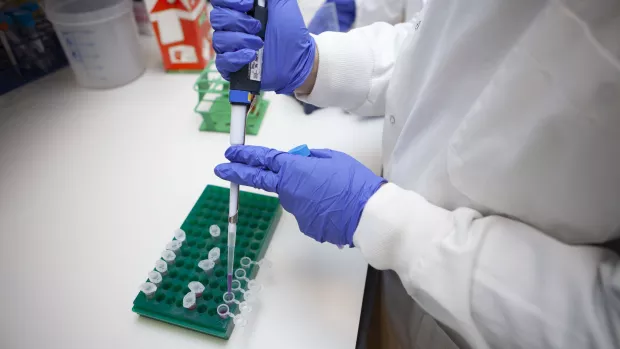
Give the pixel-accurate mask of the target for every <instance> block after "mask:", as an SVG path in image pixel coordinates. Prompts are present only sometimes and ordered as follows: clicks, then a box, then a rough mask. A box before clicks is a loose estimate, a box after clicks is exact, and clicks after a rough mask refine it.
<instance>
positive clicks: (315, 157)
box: [215, 145, 386, 246]
mask: <svg viewBox="0 0 620 349" xmlns="http://www.w3.org/2000/svg"><path fill="white" fill-rule="evenodd" d="M310 152H311V155H310V156H309V157H304V156H300V155H293V154H289V153H285V152H281V151H278V150H275V149H269V148H264V147H257V146H243V145H237V146H232V147H230V148H228V150H226V153H225V156H226V158H227V159H228V160H230V161H231V163H226V164H220V165H218V166H217V167H216V168H215V174H216V175H217V176H218V177H220V178H222V179H225V180H228V181H231V182H234V183H238V184H241V185H247V186H251V187H255V188H259V189H263V190H266V191H269V192H276V193H278V194H279V195H280V202H281V203H282V207H284V209H285V210H287V211H288V212H290V213H292V214H293V215H294V216H295V218H296V219H297V224H298V225H299V229H300V230H301V231H302V232H303V233H304V234H306V235H308V236H310V237H311V238H313V239H315V240H317V241H319V242H324V241H327V242H331V243H333V244H336V245H340V246H343V245H347V244H348V245H350V246H353V233H355V230H356V229H357V225H358V223H359V220H360V217H361V215H362V211H363V210H364V206H365V205H366V202H367V201H368V199H369V198H370V197H371V196H372V195H373V194H374V193H375V192H376V191H377V190H378V189H379V187H381V185H382V184H383V183H385V182H386V180H385V179H383V178H381V177H379V176H377V175H375V174H374V173H372V171H371V170H369V169H368V168H367V167H365V166H364V165H362V164H361V163H360V162H358V161H357V160H355V159H353V158H352V157H350V156H349V155H346V154H344V153H340V152H337V151H333V150H329V149H320V150H319V149H312V150H310Z"/></svg>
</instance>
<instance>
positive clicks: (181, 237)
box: [174, 229, 187, 243]
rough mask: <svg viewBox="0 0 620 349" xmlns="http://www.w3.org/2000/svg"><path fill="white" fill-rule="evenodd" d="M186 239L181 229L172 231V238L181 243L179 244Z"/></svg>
mask: <svg viewBox="0 0 620 349" xmlns="http://www.w3.org/2000/svg"><path fill="white" fill-rule="evenodd" d="M186 237H187V234H185V231H184V230H183V229H177V230H175V231H174V238H175V239H176V240H178V241H181V243H182V242H183V241H185V238H186Z"/></svg>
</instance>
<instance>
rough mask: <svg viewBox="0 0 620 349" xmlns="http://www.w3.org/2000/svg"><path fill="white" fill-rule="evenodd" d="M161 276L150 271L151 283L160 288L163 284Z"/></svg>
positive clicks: (156, 272)
mask: <svg viewBox="0 0 620 349" xmlns="http://www.w3.org/2000/svg"><path fill="white" fill-rule="evenodd" d="M161 280H162V277H161V274H160V273H159V272H158V271H155V270H151V271H149V281H150V282H152V283H153V284H155V286H159V284H161Z"/></svg>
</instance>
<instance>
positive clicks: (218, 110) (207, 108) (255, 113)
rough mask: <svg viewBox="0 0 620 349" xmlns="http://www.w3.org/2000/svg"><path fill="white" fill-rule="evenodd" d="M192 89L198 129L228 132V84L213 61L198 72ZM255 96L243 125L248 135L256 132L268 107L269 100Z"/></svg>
mask: <svg viewBox="0 0 620 349" xmlns="http://www.w3.org/2000/svg"><path fill="white" fill-rule="evenodd" d="M194 90H195V91H196V92H198V104H196V107H195V108H194V111H195V112H196V113H198V114H200V115H201V116H202V123H201V124H200V131H214V132H223V133H230V102H228V93H229V90H230V84H229V83H228V81H226V80H224V79H223V78H222V76H221V75H220V73H219V72H218V71H217V70H216V69H215V68H214V67H213V63H209V65H208V66H207V68H206V69H205V70H204V71H203V72H202V73H201V74H200V76H199V77H198V80H196V83H195V84H194ZM257 98H258V100H257V101H256V103H255V105H254V106H253V107H252V109H251V110H250V112H249V113H248V117H247V121H246V125H245V133H246V134H250V135H257V134H258V131H259V130H260V126H261V124H262V122H263V119H264V118H265V113H266V112H267V108H268V107H269V101H267V100H265V99H264V98H263V97H262V95H261V96H257Z"/></svg>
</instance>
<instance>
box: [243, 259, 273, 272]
mask: <svg viewBox="0 0 620 349" xmlns="http://www.w3.org/2000/svg"><path fill="white" fill-rule="evenodd" d="M239 262H240V263H241V266H242V267H243V268H246V269H247V268H249V267H251V266H252V265H258V266H259V267H261V268H262V267H267V268H271V266H272V265H273V263H271V261H269V260H267V259H265V258H263V259H261V260H260V261H258V262H255V261H253V260H251V259H250V257H243V258H241V260H240V261H239Z"/></svg>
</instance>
